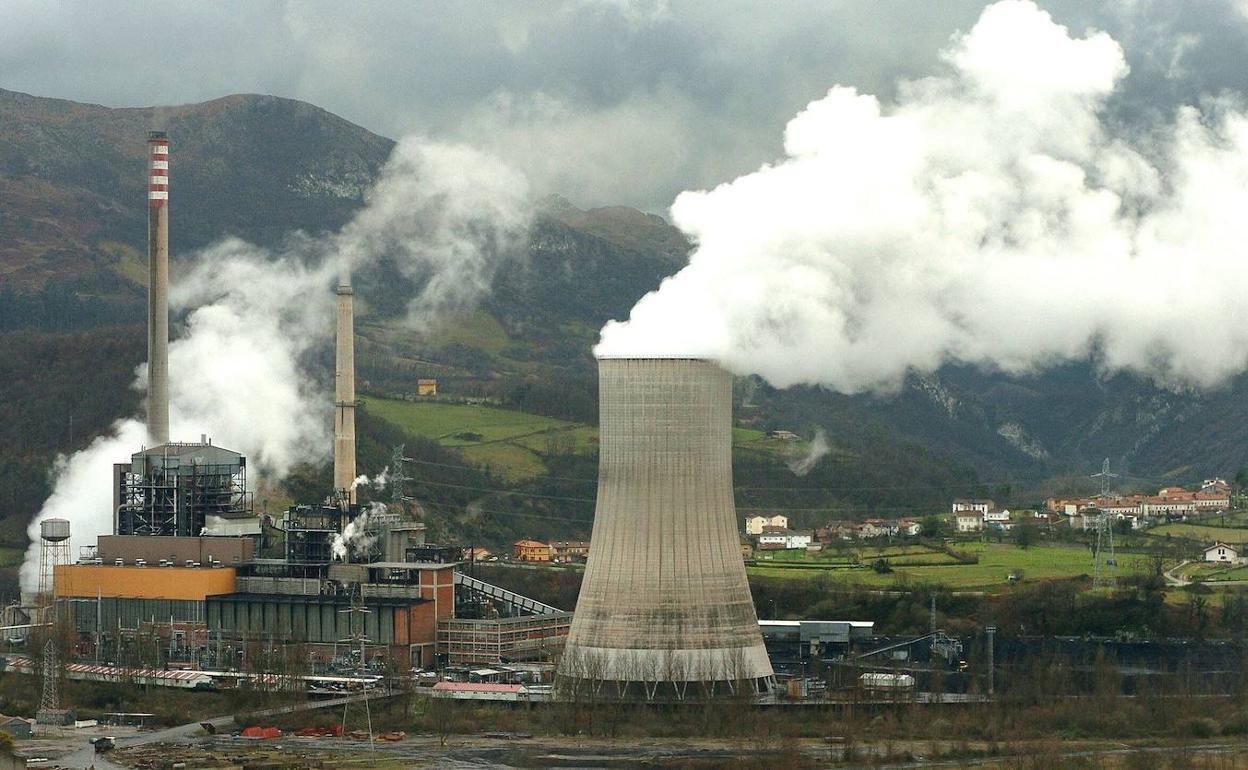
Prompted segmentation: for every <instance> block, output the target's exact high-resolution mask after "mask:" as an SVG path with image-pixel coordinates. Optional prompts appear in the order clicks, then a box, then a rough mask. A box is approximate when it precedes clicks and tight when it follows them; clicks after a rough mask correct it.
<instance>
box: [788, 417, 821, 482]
mask: <svg viewBox="0 0 1248 770" xmlns="http://www.w3.org/2000/svg"><path fill="white" fill-rule="evenodd" d="M831 451H832V445H831V443H829V442H828V433H827V431H825V430H824V429H823V428H819V429H818V430H816V431H815V438H814V439H813V440H812V441H811V442H810V446H808V447H807V448H806V452H805V453H804V454H803V455H802V456H801V457H794V458H792V459H791V460H789V461H788V462H787V465H788V466H789V470H790V471H792V472H793V474H794V475H795V476H805V475H806V474H807V473H810V472H811V470H812V469H813V468H814V467H815V466H816V465H818V464H819V461H820V460H822V459H823V458H824V457H827V456H828V453H829V452H831Z"/></svg>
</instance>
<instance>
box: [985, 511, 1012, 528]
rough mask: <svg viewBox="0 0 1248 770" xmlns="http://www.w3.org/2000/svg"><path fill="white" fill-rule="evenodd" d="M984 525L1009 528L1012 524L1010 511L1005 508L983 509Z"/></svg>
mask: <svg viewBox="0 0 1248 770" xmlns="http://www.w3.org/2000/svg"><path fill="white" fill-rule="evenodd" d="M984 526H985V527H989V528H997V529H1009V528H1010V527H1011V526H1013V524H1012V523H1011V521H1010V512H1009V511H1007V510H1000V511H984Z"/></svg>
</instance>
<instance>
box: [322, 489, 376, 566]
mask: <svg viewBox="0 0 1248 770" xmlns="http://www.w3.org/2000/svg"><path fill="white" fill-rule="evenodd" d="M385 512H386V504H385V503H376V502H374V503H369V505H368V508H366V509H365V510H364V511H363V512H362V513H360V514H359V515H358V516H356V517H355V518H354V519H352V520H351V521H349V522H347V526H345V527H343V528H342V532H339V533H337V534H335V535H334V539H333V540H332V541H330V544H329V550H330V552H331V553H332V554H333V557H334V558H335V559H337V560H339V561H346V560H347V555H348V554H352V555H359V554H364V553H367V552H368V549H369V548H370V547H372V545H373V543H375V542H377V538H378V537H379V534H378V533H377V532H376V531H374V530H370V529H369V527H368V524H369V519H370V517H372V516H373V515H374V514H380V513H385Z"/></svg>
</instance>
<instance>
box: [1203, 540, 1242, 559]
mask: <svg viewBox="0 0 1248 770" xmlns="http://www.w3.org/2000/svg"><path fill="white" fill-rule="evenodd" d="M1205 561H1212V562H1227V563H1231V562H1237V561H1239V549H1238V548H1237V547H1235V546H1233V545H1228V544H1227V543H1214V544H1213V545H1211V546H1209V547H1208V548H1206V549H1205Z"/></svg>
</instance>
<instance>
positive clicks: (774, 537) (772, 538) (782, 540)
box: [758, 527, 811, 549]
mask: <svg viewBox="0 0 1248 770" xmlns="http://www.w3.org/2000/svg"><path fill="white" fill-rule="evenodd" d="M810 541H811V536H810V533H809V532H794V531H793V530H791V529H773V528H770V527H769V528H768V530H767V531H766V532H763V533H762V534H761V535H759V536H758V547H759V548H762V549H777V548H805V547H806V546H808V545H810Z"/></svg>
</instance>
